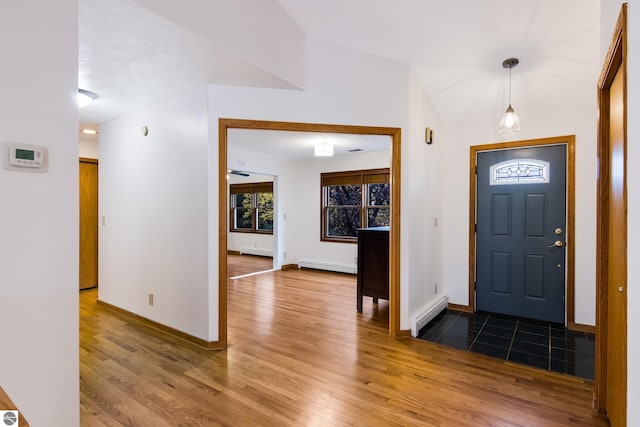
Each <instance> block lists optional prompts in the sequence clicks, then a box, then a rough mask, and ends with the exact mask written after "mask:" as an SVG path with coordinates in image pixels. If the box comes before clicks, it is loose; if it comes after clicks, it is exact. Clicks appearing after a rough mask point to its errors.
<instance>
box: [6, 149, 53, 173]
mask: <svg viewBox="0 0 640 427" xmlns="http://www.w3.org/2000/svg"><path fill="white" fill-rule="evenodd" d="M3 145H4V146H5V147H8V157H7V160H6V161H5V162H3V163H4V165H5V169H9V170H22V171H25V172H26V171H32V172H46V171H47V170H48V166H49V165H48V150H47V147H43V146H39V145H31V144H17V143H12V142H10V143H4V144H3ZM5 149H6V148H5ZM5 153H6V151H5Z"/></svg>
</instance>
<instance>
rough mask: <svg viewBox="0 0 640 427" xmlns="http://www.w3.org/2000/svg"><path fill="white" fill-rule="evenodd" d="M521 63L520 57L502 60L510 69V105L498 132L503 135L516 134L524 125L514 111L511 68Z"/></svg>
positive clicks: (503, 64) (504, 65) (505, 66)
mask: <svg viewBox="0 0 640 427" xmlns="http://www.w3.org/2000/svg"><path fill="white" fill-rule="evenodd" d="M519 63H520V61H519V60H518V58H509V59H505V60H504V61H503V62H502V66H503V67H504V68H508V69H509V106H508V107H507V111H505V112H504V116H503V117H502V121H501V122H500V126H499V127H498V133H499V134H500V135H502V136H511V135H515V134H516V133H518V132H520V128H521V127H522V125H521V124H520V119H519V118H518V115H517V114H516V112H515V111H513V107H512V106H511V69H512V68H513V67H515V66H517V65H518V64H519Z"/></svg>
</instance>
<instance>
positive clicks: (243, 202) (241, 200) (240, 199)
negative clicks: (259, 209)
mask: <svg viewBox="0 0 640 427" xmlns="http://www.w3.org/2000/svg"><path fill="white" fill-rule="evenodd" d="M233 200H234V201H233V206H234V207H236V208H251V207H253V206H252V203H251V193H244V194H234V195H233Z"/></svg>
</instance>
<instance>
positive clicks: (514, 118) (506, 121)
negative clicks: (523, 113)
mask: <svg viewBox="0 0 640 427" xmlns="http://www.w3.org/2000/svg"><path fill="white" fill-rule="evenodd" d="M520 127H521V125H520V118H518V115H517V114H516V112H515V111H513V107H512V106H511V104H509V107H507V111H505V112H504V116H502V120H501V121H500V126H499V127H498V133H499V134H500V135H502V136H511V135H515V134H516V133H518V132H520Z"/></svg>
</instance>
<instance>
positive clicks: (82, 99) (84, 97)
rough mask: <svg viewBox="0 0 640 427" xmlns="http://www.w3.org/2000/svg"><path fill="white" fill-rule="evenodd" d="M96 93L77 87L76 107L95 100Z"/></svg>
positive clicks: (84, 105)
mask: <svg viewBox="0 0 640 427" xmlns="http://www.w3.org/2000/svg"><path fill="white" fill-rule="evenodd" d="M97 97H98V95H97V94H95V93H93V92H91V91H90V90H85V89H78V107H86V106H87V105H89V104H91V103H92V102H93V101H95V100H96V98H97Z"/></svg>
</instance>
